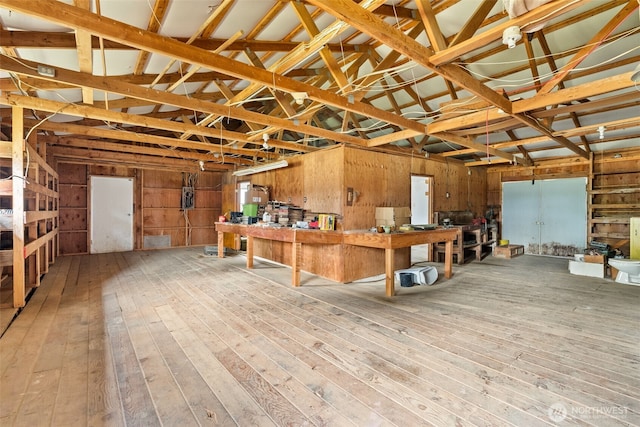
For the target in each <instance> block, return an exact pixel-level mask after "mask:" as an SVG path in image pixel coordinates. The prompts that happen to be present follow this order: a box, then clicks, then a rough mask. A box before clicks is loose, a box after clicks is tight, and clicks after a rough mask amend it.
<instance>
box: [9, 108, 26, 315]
mask: <svg viewBox="0 0 640 427" xmlns="http://www.w3.org/2000/svg"><path fill="white" fill-rule="evenodd" d="M11 117H12V126H13V131H12V136H11V157H12V162H11V173H12V175H13V178H12V184H13V186H12V192H13V306H14V307H16V308H18V307H24V305H25V297H26V294H25V285H24V185H25V181H24V117H23V109H22V108H21V107H16V106H13V107H11Z"/></svg>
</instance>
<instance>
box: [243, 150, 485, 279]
mask: <svg viewBox="0 0 640 427" xmlns="http://www.w3.org/2000/svg"><path fill="white" fill-rule="evenodd" d="M289 165H290V166H289V167H287V168H284V169H278V170H274V171H269V172H264V173H261V174H256V175H252V176H250V177H244V178H243V179H249V180H250V181H251V182H252V184H258V185H266V186H269V187H270V188H271V198H272V199H274V200H280V201H284V202H289V201H290V202H291V203H293V204H296V205H298V206H301V207H303V208H304V209H306V210H309V211H312V212H316V213H333V214H336V215H338V217H339V219H338V223H337V228H338V229H344V230H354V229H367V228H370V227H372V226H374V225H375V208H376V207H378V206H410V204H411V192H410V189H411V175H412V174H413V175H422V176H430V177H432V178H433V180H434V189H433V197H432V203H433V208H434V210H435V211H437V210H467V209H468V210H470V211H472V212H473V213H474V214H475V216H478V215H483V214H484V211H485V209H486V186H487V184H486V173H485V172H484V170H483V169H477V170H472V171H471V174H469V169H468V168H467V167H465V166H463V165H462V164H461V163H460V162H454V161H450V162H446V161H436V160H432V159H425V158H424V157H422V156H420V157H414V156H410V155H401V154H389V153H384V152H377V151H370V150H365V149H360V148H355V147H343V146H338V147H336V148H333V149H327V150H322V151H319V152H315V153H309V154H305V155H304V156H299V157H295V158H292V159H290V160H289ZM347 188H353V190H354V192H356V193H357V197H356V199H355V201H354V203H353V205H352V206H347ZM447 192H449V193H450V197H449V198H446V197H445V193H447ZM397 252H398V255H397V256H398V257H397V259H396V262H397V265H398V268H402V267H401V266H407V265H408V263H409V261H410V260H409V256H408V255H409V251H408V250H407V251H397ZM256 255H258V256H263V257H265V258H268V259H272V260H274V261H277V262H281V263H284V264H290V261H291V260H290V259H289V251H288V250H287V249H286V245H285V244H283V243H278V242H264V241H262V242H260V241H259V242H257V243H256ZM302 262H303V264H302V266H303V267H302V268H303V269H304V270H306V271H310V272H313V273H316V274H320V275H322V276H324V277H329V278H332V279H334V280H337V281H342V282H349V281H353V280H357V279H359V278H362V277H369V276H373V275H376V274H380V273H382V272H383V271H384V259H383V253H382V251H379V250H375V249H367V248H354V247H350V246H345V247H344V248H343V247H342V246H341V245H327V246H317V245H314V246H305V247H303V261H302Z"/></svg>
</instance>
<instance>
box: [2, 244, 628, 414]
mask: <svg viewBox="0 0 640 427" xmlns="http://www.w3.org/2000/svg"><path fill="white" fill-rule="evenodd" d="M244 264H245V258H244V256H242V255H237V256H232V257H228V258H225V259H218V258H215V257H211V256H206V255H204V254H203V253H202V249H201V248H189V249H172V250H162V251H153V252H134V253H122V254H103V255H91V256H89V255H87V256H69V257H61V258H59V259H58V260H57V262H56V264H54V265H53V266H52V267H51V269H50V272H49V273H48V274H47V275H46V277H45V278H44V280H43V283H42V285H41V286H40V288H39V289H38V290H37V291H36V292H35V293H34V295H33V297H32V298H31V300H30V301H29V303H28V304H27V307H26V308H25V309H24V310H23V311H22V312H21V313H20V315H19V316H18V317H17V319H16V320H15V321H14V322H13V324H12V325H11V326H10V328H9V329H8V330H7V332H6V333H5V335H4V336H3V337H2V339H0V373H1V375H2V376H1V382H0V425H2V426H12V425H15V426H40V425H53V426H71V425H78V426H82V425H91V426H100V425H105V426H152V425H165V426H191V425H223V426H227V425H239V426H269V425H295V426H301V425H309V426H312V425H317V426H321V425H322V426H349V425H352V426H388V425H397V426H417V425H436V426H453V425H456V426H468V425H469V426H470V425H482V426H500V425H513V426H544V425H556V424H557V425H563V426H564V425H580V426H586V425H593V426H629V425H640V369H639V368H640V347H639V343H640V314H639V313H640V310H638V307H639V306H640V304H639V303H640V287H636V286H625V285H620V284H617V283H614V282H612V281H611V280H606V279H593V278H584V277H579V276H572V275H570V274H568V271H567V261H566V260H563V259H555V258H538V257H531V256H522V257H518V258H515V259H511V260H505V259H496V258H493V257H488V258H486V259H484V260H483V261H481V262H478V261H476V262H472V263H470V264H467V265H464V266H457V267H455V268H454V273H455V275H454V277H453V279H451V280H449V281H443V280H440V281H438V282H437V284H436V285H435V286H431V287H413V288H399V287H398V295H397V296H396V297H394V298H391V299H390V298H386V297H384V281H383V280H376V281H370V282H364V283H351V284H337V283H333V282H330V281H328V280H325V279H321V278H317V277H315V276H311V275H306V274H304V273H303V275H302V284H303V286H302V287H300V288H292V287H291V286H290V285H289V284H290V272H291V271H290V269H289V268H286V267H282V266H279V265H274V264H270V263H266V262H259V261H258V262H256V268H255V269H254V270H252V271H247V270H246V269H244ZM438 268H439V269H440V270H441V265H438ZM440 272H441V273H442V271H440Z"/></svg>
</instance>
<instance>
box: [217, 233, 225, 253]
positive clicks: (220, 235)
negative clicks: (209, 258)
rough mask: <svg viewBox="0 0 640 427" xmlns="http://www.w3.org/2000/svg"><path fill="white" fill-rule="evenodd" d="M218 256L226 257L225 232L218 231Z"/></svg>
mask: <svg viewBox="0 0 640 427" xmlns="http://www.w3.org/2000/svg"><path fill="white" fill-rule="evenodd" d="M218 258H224V232H222V231H218Z"/></svg>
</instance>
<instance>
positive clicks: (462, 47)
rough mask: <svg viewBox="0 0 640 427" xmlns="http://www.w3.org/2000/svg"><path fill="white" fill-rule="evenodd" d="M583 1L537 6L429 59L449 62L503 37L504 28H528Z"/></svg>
mask: <svg viewBox="0 0 640 427" xmlns="http://www.w3.org/2000/svg"><path fill="white" fill-rule="evenodd" d="M581 3H584V0H582V1H576V0H556V1H552V2H551V3H547V4H545V5H542V6H540V7H537V8H535V9H533V10H531V11H529V12H527V13H525V14H524V15H521V16H518V17H517V18H514V19H510V20H508V21H507V22H503V23H502V24H499V25H496V26H495V27H492V28H490V29H488V30H487V31H483V32H482V33H480V34H478V35H476V36H474V37H473V38H471V39H468V40H465V41H463V42H460V43H458V44H456V45H454V46H451V47H449V48H447V49H445V50H443V51H441V52H438V53H436V54H435V55H433V56H432V57H431V58H430V59H429V60H430V62H431V63H432V64H434V65H443V64H447V63H449V62H452V61H455V60H457V59H459V58H461V57H462V56H464V55H466V54H468V53H469V52H472V51H474V50H476V49H479V48H482V47H485V46H488V45H489V44H491V43H493V42H495V41H498V40H500V39H502V33H503V32H504V30H505V29H507V28H509V27H511V26H514V25H517V26H519V27H521V28H522V30H526V25H527V24H528V23H531V22H538V21H539V20H540V19H552V18H554V17H556V16H558V15H560V14H563V13H567V12H569V11H571V10H573V9H575V8H576V7H578V6H580V5H581Z"/></svg>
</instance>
